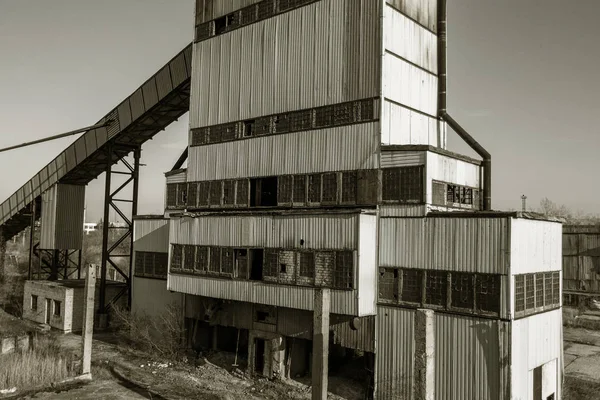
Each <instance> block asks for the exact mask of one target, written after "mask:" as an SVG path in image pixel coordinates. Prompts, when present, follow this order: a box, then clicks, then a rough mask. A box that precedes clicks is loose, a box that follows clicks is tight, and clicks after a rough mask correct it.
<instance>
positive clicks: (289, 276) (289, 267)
mask: <svg viewBox="0 0 600 400" xmlns="http://www.w3.org/2000/svg"><path fill="white" fill-rule="evenodd" d="M282 265H285V272H282V270H281V268H282V267H281V266H282ZM296 269H297V266H296V252H294V251H280V252H279V283H284V284H294V283H296Z"/></svg>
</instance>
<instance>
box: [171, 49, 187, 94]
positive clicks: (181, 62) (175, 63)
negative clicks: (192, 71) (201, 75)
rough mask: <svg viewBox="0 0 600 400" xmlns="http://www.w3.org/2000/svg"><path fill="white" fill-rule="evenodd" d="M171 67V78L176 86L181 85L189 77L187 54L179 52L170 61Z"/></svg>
mask: <svg viewBox="0 0 600 400" xmlns="http://www.w3.org/2000/svg"><path fill="white" fill-rule="evenodd" d="M169 68H170V69H171V79H172V82H173V86H174V87H177V86H179V85H180V84H181V83H182V82H183V81H184V80H186V79H187V78H188V73H187V67H186V64H185V56H184V55H183V53H179V54H178V55H177V56H176V57H175V58H174V59H173V60H171V62H170V63H169Z"/></svg>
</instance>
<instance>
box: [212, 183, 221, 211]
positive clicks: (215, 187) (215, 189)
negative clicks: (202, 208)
mask: <svg viewBox="0 0 600 400" xmlns="http://www.w3.org/2000/svg"><path fill="white" fill-rule="evenodd" d="M222 184H223V182H222V181H212V182H210V205H211V206H220V205H221V197H222V195H223V189H222Z"/></svg>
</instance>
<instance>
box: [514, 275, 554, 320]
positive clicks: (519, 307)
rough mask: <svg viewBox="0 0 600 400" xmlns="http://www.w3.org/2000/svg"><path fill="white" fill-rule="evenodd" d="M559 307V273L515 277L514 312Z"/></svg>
mask: <svg viewBox="0 0 600 400" xmlns="http://www.w3.org/2000/svg"><path fill="white" fill-rule="evenodd" d="M559 305H560V272H557V271H555V272H538V273H535V274H521V275H515V312H524V311H525V312H526V311H535V310H536V309H539V308H542V307H556V306H559Z"/></svg>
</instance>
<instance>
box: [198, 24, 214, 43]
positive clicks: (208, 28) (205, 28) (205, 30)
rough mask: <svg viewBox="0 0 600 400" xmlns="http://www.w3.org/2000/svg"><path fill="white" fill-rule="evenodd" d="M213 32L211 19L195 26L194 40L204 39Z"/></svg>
mask: <svg viewBox="0 0 600 400" xmlns="http://www.w3.org/2000/svg"><path fill="white" fill-rule="evenodd" d="M212 34H213V29H212V21H208V22H206V23H204V24H199V25H197V26H196V41H197V42H199V41H201V40H206V39H208V38H209V37H211V36H212Z"/></svg>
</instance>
